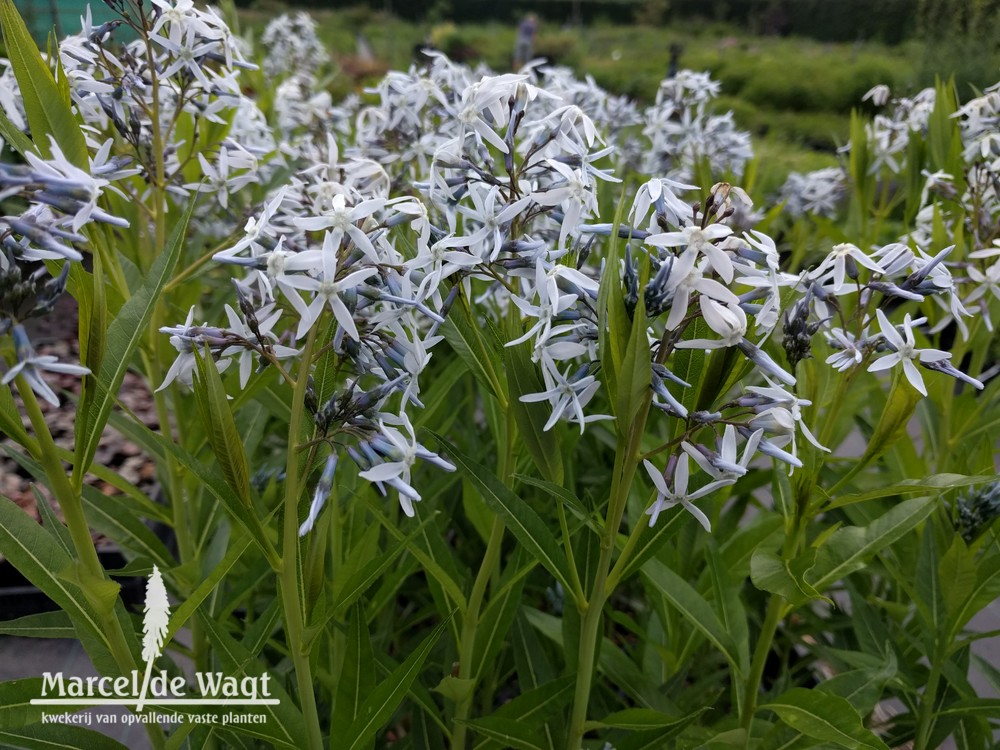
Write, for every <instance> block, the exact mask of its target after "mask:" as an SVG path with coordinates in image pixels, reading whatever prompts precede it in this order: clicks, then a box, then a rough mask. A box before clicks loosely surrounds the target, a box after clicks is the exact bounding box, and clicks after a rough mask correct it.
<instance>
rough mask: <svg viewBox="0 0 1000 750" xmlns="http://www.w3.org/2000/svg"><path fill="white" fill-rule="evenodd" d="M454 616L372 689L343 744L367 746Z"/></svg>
mask: <svg viewBox="0 0 1000 750" xmlns="http://www.w3.org/2000/svg"><path fill="white" fill-rule="evenodd" d="M450 619H451V618H450V617H449V618H448V619H447V620H444V621H443V622H441V623H440V624H439V625H438V626H437V627H436V628H434V630H433V631H432V632H431V633H430V635H428V636H427V637H426V638H424V640H423V641H422V642H421V644H420V645H419V646H417V648H416V649H415V650H414V651H413V653H411V654H410V655H409V656H408V657H406V660H405V661H404V662H403V663H402V664H400V665H399V666H398V667H397V668H396V669H394V670H393V671H392V674H390V675H389V676H388V677H386V678H385V679H384V680H383V681H382V682H380V683H379V684H378V686H377V687H376V688H375V689H374V690H372V691H371V692H370V693H369V694H368V697H367V698H366V699H365V701H364V703H363V704H362V705H361V707H360V708H359V709H358V717H357V719H355V721H354V723H353V724H351V726H350V727H349V728H348V729H347V731H345V732H344V734H343V736H341V737H338V738H337V743H338V746H339V747H343V748H347V750H355V749H356V748H360V747H364V746H365V745H367V744H368V742H370V741H371V740H372V739H373V738H374V737H375V735H376V734H377V733H378V731H379V730H380V729H381V728H382V727H383V726H385V725H386V724H388V723H389V720H390V719H391V718H392V715H393V714H394V713H395V712H396V709H397V708H398V707H399V704H400V703H402V702H403V699H404V698H405V697H406V694H407V692H409V690H410V685H412V684H413V681H414V680H416V679H417V675H418V674H419V673H420V669H421V668H422V667H423V665H424V662H425V661H426V660H427V657H428V656H429V655H430V652H431V649H432V648H433V647H434V644H435V643H437V641H438V638H440V637H441V634H442V633H443V632H444V631H445V628H446V627H447V626H448V622H449V620H450Z"/></svg>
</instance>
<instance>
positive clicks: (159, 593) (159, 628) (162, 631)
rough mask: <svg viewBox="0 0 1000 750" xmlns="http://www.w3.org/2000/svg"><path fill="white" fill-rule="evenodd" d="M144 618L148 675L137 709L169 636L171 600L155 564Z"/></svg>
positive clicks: (143, 654) (147, 589) (144, 653)
mask: <svg viewBox="0 0 1000 750" xmlns="http://www.w3.org/2000/svg"><path fill="white" fill-rule="evenodd" d="M143 612H144V613H145V615H144V617H143V620H142V659H143V661H145V662H146V676H145V677H144V678H143V680H142V691H141V692H140V693H139V703H138V704H137V705H136V707H135V709H136V711H141V710H142V706H143V703H144V702H145V700H146V691H147V690H148V689H149V678H150V674H151V673H152V669H153V662H154V661H156V659H157V658H158V657H159V656H160V654H162V653H163V639H164V638H166V636H167V627H168V625H169V624H170V601H169V600H168V599H167V589H166V587H165V586H164V585H163V576H162V575H160V569H159V568H158V567H157V566H156V565H154V566H153V572H152V573H151V574H150V576H149V581H148V582H147V583H146V606H145V608H144V609H143Z"/></svg>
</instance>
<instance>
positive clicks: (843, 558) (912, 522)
mask: <svg viewBox="0 0 1000 750" xmlns="http://www.w3.org/2000/svg"><path fill="white" fill-rule="evenodd" d="M934 506H935V498H933V497H920V498H914V499H913V500H906V501H904V502H902V503H899V504H898V505H896V506H894V507H893V508H892V509H890V510H889V511H887V512H886V513H883V514H882V515H881V516H879V517H878V518H876V519H875V520H874V521H873V522H872V523H871V524H869V525H868V526H865V527H863V528H862V527H859V526H848V527H845V528H841V529H838V530H837V531H836V532H835V533H834V534H833V535H832V536H831V537H830V538H829V539H828V540H827V542H826V544H824V545H823V546H822V547H820V548H819V552H818V553H817V555H816V564H815V565H814V566H813V568H812V569H811V570H810V571H809V573H808V575H807V581H808V583H809V584H810V585H811V586H812V587H813V588H814V589H816V590H817V591H823V590H825V589H826V588H827V587H828V586H829V585H830V584H832V583H834V582H836V581H838V580H840V579H841V578H843V577H844V576H846V575H848V574H849V573H852V572H854V571H855V570H859V569H860V568H863V567H864V566H865V563H866V561H867V560H868V559H869V558H870V557H872V556H874V555H875V554H876V553H878V552H880V551H882V550H883V549H884V548H886V547H888V546H889V545H890V544H892V543H893V542H895V541H896V540H897V539H899V538H900V537H902V536H903V535H905V534H907V533H909V532H910V531H912V530H913V529H915V528H916V527H917V526H918V525H920V523H921V522H922V521H923V520H924V519H925V518H927V516H929V515H930V514H931V513H932V512H933V510H934Z"/></svg>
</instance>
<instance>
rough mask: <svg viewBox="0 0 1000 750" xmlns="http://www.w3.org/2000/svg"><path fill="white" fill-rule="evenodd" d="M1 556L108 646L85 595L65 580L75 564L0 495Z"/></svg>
mask: <svg viewBox="0 0 1000 750" xmlns="http://www.w3.org/2000/svg"><path fill="white" fill-rule="evenodd" d="M0 555H3V556H4V557H5V558H7V560H8V561H9V562H10V563H11V564H12V565H13V566H14V567H15V568H17V570H18V571H19V572H20V573H21V575H23V576H24V577H25V578H27V579H28V580H29V581H31V583H32V584H33V585H34V586H36V587H37V588H38V589H39V590H40V591H41V592H42V593H44V594H45V595H46V596H47V597H49V598H50V599H51V600H52V601H54V602H55V603H56V604H58V605H59V607H60V608H62V609H63V610H64V611H65V612H66V613H67V614H68V615H69V616H70V618H71V619H72V620H73V623H74V624H75V625H77V626H78V627H82V628H84V629H85V630H86V631H87V632H88V633H90V634H91V635H92V636H94V637H96V638H98V639H100V641H101V643H103V644H105V645H107V640H106V639H105V635H104V632H103V629H102V628H101V626H100V625H98V623H97V619H96V618H95V616H94V614H93V613H92V611H91V609H90V607H89V606H88V605H87V603H86V597H85V596H84V595H83V592H82V591H81V590H80V589H79V588H78V587H77V586H76V585H75V584H74V583H70V582H69V580H67V579H66V578H65V577H64V576H65V574H67V573H68V572H69V571H71V570H72V569H73V567H74V561H73V559H72V558H70V556H69V555H68V554H67V553H66V551H65V550H63V548H62V547H61V546H59V543H58V542H57V541H56V539H55V538H54V537H53V535H52V534H51V533H49V532H48V531H46V530H45V529H43V528H42V527H41V526H39V525H38V524H37V523H35V521H34V520H33V519H32V518H30V517H29V516H28V514H27V513H25V512H24V511H23V510H21V508H19V507H18V506H17V505H15V504H14V503H13V502H12V501H10V500H8V499H7V498H6V497H3V496H2V495H0Z"/></svg>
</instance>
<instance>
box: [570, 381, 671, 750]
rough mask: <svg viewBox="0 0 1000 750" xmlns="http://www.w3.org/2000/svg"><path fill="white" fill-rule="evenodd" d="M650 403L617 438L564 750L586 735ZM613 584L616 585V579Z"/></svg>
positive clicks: (584, 611)
mask: <svg viewBox="0 0 1000 750" xmlns="http://www.w3.org/2000/svg"><path fill="white" fill-rule="evenodd" d="M650 400H651V396H649V395H647V397H646V399H645V401H644V402H643V404H642V406H641V407H640V408H639V411H638V413H637V414H636V417H635V421H633V422H632V425H631V428H630V429H629V432H628V433H627V434H619V436H618V446H617V448H616V450H615V473H614V478H613V480H612V485H611V501H610V502H609V504H608V515H607V517H606V518H605V522H604V532H603V534H602V535H601V556H600V559H599V560H598V563H597V573H596V575H595V576H594V585H593V588H592V589H591V592H590V597H589V599H588V600H587V601H586V602H583V603H582V605H581V606H580V614H581V615H582V616H583V623H582V626H581V630H580V651H579V656H578V659H577V664H576V667H577V672H576V689H575V691H574V695H573V710H572V713H571V714H570V723H569V734H568V736H567V740H566V748H567V750H580V747H581V746H582V744H583V735H584V734H585V733H586V728H585V727H586V723H587V707H588V706H589V704H590V691H591V686H592V684H593V681H594V667H595V665H594V655H595V653H596V651H597V639H598V638H599V637H600V627H601V622H602V621H603V614H604V605H605V603H606V602H607V600H608V598H609V597H610V596H611V594H613V593H614V588H613V587H611V586H608V576H609V574H610V570H611V560H612V557H613V555H614V550H615V539H616V538H617V535H618V527H619V526H620V525H621V522H622V517H623V516H624V515H625V505H626V503H627V502H628V493H629V490H630V489H631V487H632V479H633V477H634V476H635V470H636V467H637V466H638V465H639V454H640V452H641V451H640V446H641V444H642V435H643V433H644V432H645V429H646V417H647V416H648V414H649V404H650ZM615 583H617V579H616V581H615Z"/></svg>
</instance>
